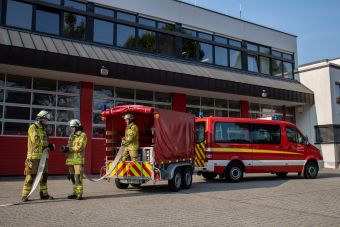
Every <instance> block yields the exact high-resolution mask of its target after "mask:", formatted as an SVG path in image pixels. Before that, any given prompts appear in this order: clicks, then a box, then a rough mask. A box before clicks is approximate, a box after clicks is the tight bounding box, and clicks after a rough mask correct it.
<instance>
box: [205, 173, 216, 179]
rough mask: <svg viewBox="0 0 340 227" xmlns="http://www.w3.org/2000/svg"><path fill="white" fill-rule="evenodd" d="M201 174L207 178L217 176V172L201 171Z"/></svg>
mask: <svg viewBox="0 0 340 227" xmlns="http://www.w3.org/2000/svg"><path fill="white" fill-rule="evenodd" d="M202 176H203V177H204V178H205V179H207V180H213V179H215V177H217V173H210V172H203V173H202Z"/></svg>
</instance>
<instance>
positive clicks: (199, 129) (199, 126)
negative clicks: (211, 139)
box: [195, 122, 205, 143]
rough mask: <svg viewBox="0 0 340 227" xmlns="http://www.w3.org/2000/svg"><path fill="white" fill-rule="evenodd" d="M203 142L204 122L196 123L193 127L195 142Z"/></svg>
mask: <svg viewBox="0 0 340 227" xmlns="http://www.w3.org/2000/svg"><path fill="white" fill-rule="evenodd" d="M204 140H205V122H197V123H196V127H195V142H196V143H200V142H202V141H204Z"/></svg>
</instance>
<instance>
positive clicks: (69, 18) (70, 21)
mask: <svg viewBox="0 0 340 227" xmlns="http://www.w3.org/2000/svg"><path fill="white" fill-rule="evenodd" d="M85 26H86V17H85V16H81V15H77V14H73V13H68V12H66V13H64V29H63V35H65V36H66V37H69V38H75V39H85Z"/></svg>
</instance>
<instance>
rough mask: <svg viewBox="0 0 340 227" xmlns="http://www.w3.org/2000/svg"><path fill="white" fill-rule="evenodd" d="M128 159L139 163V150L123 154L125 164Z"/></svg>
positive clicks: (127, 151) (126, 151)
mask: <svg viewBox="0 0 340 227" xmlns="http://www.w3.org/2000/svg"><path fill="white" fill-rule="evenodd" d="M128 157H130V158H131V160H132V161H138V150H125V151H124V152H123V154H122V161H123V162H124V161H125V160H126V159H127V158H128Z"/></svg>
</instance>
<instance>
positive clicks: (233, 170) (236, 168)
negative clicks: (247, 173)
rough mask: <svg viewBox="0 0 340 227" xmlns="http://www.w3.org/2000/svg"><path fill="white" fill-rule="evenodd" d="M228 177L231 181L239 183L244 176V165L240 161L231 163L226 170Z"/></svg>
mask: <svg viewBox="0 0 340 227" xmlns="http://www.w3.org/2000/svg"><path fill="white" fill-rule="evenodd" d="M225 177H226V179H227V180H228V181H229V182H231V183H238V182H240V181H241V180H242V178H243V166H242V165H241V164H240V163H237V162H234V163H230V164H229V165H228V166H227V168H226V172H225Z"/></svg>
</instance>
